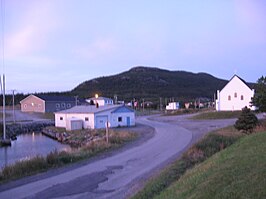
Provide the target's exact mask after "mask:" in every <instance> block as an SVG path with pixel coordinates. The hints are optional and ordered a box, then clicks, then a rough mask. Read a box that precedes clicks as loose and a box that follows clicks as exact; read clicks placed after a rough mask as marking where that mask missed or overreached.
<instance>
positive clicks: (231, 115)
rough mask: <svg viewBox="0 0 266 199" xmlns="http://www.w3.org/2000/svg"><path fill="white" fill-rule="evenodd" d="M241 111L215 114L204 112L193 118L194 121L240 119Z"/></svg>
mask: <svg viewBox="0 0 266 199" xmlns="http://www.w3.org/2000/svg"><path fill="white" fill-rule="evenodd" d="M240 114H241V111H219V112H217V111H215V112H204V113H201V114H198V115H195V116H193V117H191V119H194V120H215V119H230V118H238V117H239V116H240Z"/></svg>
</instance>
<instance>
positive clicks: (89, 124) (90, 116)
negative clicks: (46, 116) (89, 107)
mask: <svg viewBox="0 0 266 199" xmlns="http://www.w3.org/2000/svg"><path fill="white" fill-rule="evenodd" d="M60 117H63V120H60ZM71 118H78V119H81V120H82V121H83V124H82V125H83V128H85V129H88V128H92V129H93V128H94V114H89V113H88V114H84V113H82V114H81V113H67V114H66V113H55V126H56V127H64V128H65V127H66V125H67V123H66V121H67V120H69V119H71ZM85 118H88V121H85Z"/></svg>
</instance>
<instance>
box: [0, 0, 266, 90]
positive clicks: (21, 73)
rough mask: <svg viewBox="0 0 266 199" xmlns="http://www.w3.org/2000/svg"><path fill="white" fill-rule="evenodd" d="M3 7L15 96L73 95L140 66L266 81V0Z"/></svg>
mask: <svg viewBox="0 0 266 199" xmlns="http://www.w3.org/2000/svg"><path fill="white" fill-rule="evenodd" d="M1 3H2V9H1V20H3V22H4V28H3V27H2V24H1V32H0V34H1V40H0V43H1V49H0V50H1V68H0V71H1V72H0V73H1V74H3V73H5V74H6V89H7V90H11V89H16V90H17V92H24V93H29V92H46V91H68V90H71V89H73V88H74V87H76V86H77V85H78V84H79V83H82V82H83V81H86V80H90V79H93V78H96V77H100V76H108V75H113V74H117V73H121V72H124V71H126V70H129V69H130V68H132V67H134V66H151V67H159V68H162V69H168V70H174V71H176V70H184V71H189V72H195V73H197V72H206V73H209V74H211V75H213V76H215V77H218V78H222V79H228V80H229V79H230V78H231V77H232V76H233V75H234V73H235V72H236V74H237V75H239V76H240V77H242V78H243V79H244V80H246V81H248V82H256V81H257V79H258V78H259V77H261V76H262V75H266V1H265V0H166V1H163V0H1ZM3 38H4V40H3ZM3 41H4V48H3ZM3 49H4V63H5V64H4V65H5V67H3V64H2V59H3Z"/></svg>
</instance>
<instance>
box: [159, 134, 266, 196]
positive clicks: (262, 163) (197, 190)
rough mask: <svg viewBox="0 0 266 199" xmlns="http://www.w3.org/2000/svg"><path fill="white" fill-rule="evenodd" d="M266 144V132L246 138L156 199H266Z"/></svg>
mask: <svg viewBox="0 0 266 199" xmlns="http://www.w3.org/2000/svg"><path fill="white" fill-rule="evenodd" d="M265 143H266V132H263V133H257V134H253V135H251V136H245V137H243V138H241V139H240V140H239V141H238V142H237V143H235V144H234V145H232V146H231V147H229V148H227V149H226V150H224V151H221V152H220V153H217V154H216V155H214V156H213V157H211V158H210V159H208V160H207V161H205V162H203V163H202V164H199V165H198V166H196V167H195V168H194V169H192V170H189V171H188V172H186V174H185V175H184V176H183V177H182V178H181V179H180V180H179V181H177V182H176V183H174V184H173V185H171V186H170V187H169V188H168V189H166V190H165V191H163V192H162V193H161V194H160V195H159V196H157V197H155V198H158V199H159V198H181V199H182V198H191V199H192V198H197V199H201V198H202V199H213V198H252V199H256V198H258V199H260V198H266V155H265V151H266V144H265Z"/></svg>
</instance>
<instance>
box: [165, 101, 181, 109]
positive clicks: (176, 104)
mask: <svg viewBox="0 0 266 199" xmlns="http://www.w3.org/2000/svg"><path fill="white" fill-rule="evenodd" d="M178 109H179V102H170V103H169V104H168V105H167V106H166V110H178Z"/></svg>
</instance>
